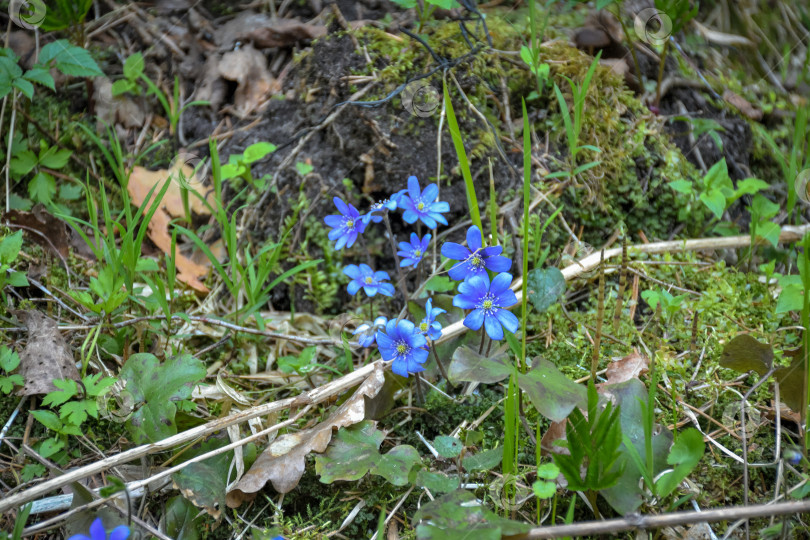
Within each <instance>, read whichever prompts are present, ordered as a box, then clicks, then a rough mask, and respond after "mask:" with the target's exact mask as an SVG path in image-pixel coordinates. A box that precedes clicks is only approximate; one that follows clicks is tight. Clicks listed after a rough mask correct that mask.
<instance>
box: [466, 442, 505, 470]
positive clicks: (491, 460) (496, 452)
mask: <svg viewBox="0 0 810 540" xmlns="http://www.w3.org/2000/svg"><path fill="white" fill-rule="evenodd" d="M502 459H503V446H499V447H497V448H493V449H491V450H484V451H483V452H478V453H477V454H473V455H471V456H470V455H466V456H464V458H463V459H462V460H461V466H462V467H463V468H464V470H466V471H489V470H492V469H494V468H495V467H496V466H497V465H498V463H500V462H501V460H502Z"/></svg>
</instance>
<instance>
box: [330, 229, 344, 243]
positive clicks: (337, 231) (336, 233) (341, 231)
mask: <svg viewBox="0 0 810 540" xmlns="http://www.w3.org/2000/svg"><path fill="white" fill-rule="evenodd" d="M345 232H346V230H345V229H344V228H343V227H338V228H337V229H332V230H331V231H329V234H327V235H326V236H327V237H328V238H329V240H334V239H335V238H340V237H341V236H343V234H344V233H345Z"/></svg>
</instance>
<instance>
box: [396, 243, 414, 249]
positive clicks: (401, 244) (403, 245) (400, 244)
mask: <svg viewBox="0 0 810 540" xmlns="http://www.w3.org/2000/svg"><path fill="white" fill-rule="evenodd" d="M397 245H398V246H399V249H401V250H402V251H407V250H409V249H411V247H412V246H411V244H409V243H408V242H400V243H399V244H397Z"/></svg>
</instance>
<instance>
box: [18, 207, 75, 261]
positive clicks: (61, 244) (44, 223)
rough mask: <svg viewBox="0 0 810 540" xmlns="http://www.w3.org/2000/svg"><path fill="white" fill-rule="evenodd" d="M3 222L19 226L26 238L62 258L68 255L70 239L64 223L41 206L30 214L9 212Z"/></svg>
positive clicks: (34, 208) (33, 209)
mask: <svg viewBox="0 0 810 540" xmlns="http://www.w3.org/2000/svg"><path fill="white" fill-rule="evenodd" d="M3 220H4V221H6V222H8V223H13V224H14V225H19V226H21V227H22V228H23V230H25V231H26V235H27V236H28V238H29V239H30V240H32V241H34V242H36V243H37V244H39V245H40V246H42V247H44V248H47V249H51V250H55V251H56V252H57V253H58V254H59V255H61V256H62V257H67V256H68V255H69V250H68V246H69V245H70V239H69V238H68V234H67V230H66V228H65V226H66V224H65V222H64V221H62V220H61V219H59V218H56V217H54V216H52V215H51V214H49V213H48V212H47V210H45V207H44V206H43V205H41V204H37V205H35V206H34V207H33V208H32V209H31V211H30V212H23V211H22V210H10V211H8V212H6V213H5V215H4V216H3ZM37 233H39V234H37Z"/></svg>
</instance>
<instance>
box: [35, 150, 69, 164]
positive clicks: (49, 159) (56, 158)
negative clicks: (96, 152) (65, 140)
mask: <svg viewBox="0 0 810 540" xmlns="http://www.w3.org/2000/svg"><path fill="white" fill-rule="evenodd" d="M72 154H73V152H71V151H70V150H68V149H66V148H65V149H59V148H57V147H56V146H51V147H50V148H48V149H47V150H45V152H44V153H42V154H40V156H39V164H40V165H42V166H43V167H47V168H49V169H61V168H62V167H64V166H65V165H67V162H68V160H69V159H70V156H71V155H72Z"/></svg>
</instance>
